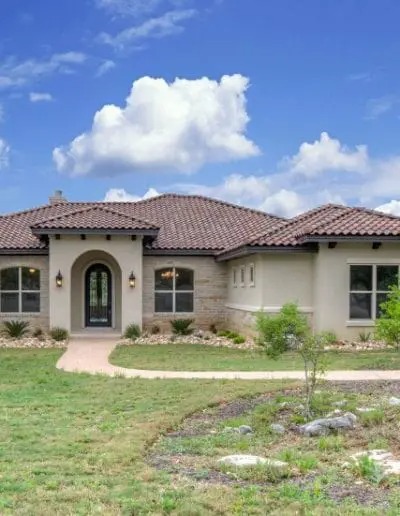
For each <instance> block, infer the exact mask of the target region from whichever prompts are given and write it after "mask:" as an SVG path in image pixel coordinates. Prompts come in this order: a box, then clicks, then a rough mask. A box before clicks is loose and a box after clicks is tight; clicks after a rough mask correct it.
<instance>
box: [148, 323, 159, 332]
mask: <svg viewBox="0 0 400 516" xmlns="http://www.w3.org/2000/svg"><path fill="white" fill-rule="evenodd" d="M150 333H151V334H152V335H158V334H159V333H160V327H159V326H158V325H157V324H154V325H153V326H152V327H151V329H150Z"/></svg>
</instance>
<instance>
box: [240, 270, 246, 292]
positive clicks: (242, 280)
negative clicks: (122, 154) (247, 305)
mask: <svg viewBox="0 0 400 516" xmlns="http://www.w3.org/2000/svg"><path fill="white" fill-rule="evenodd" d="M239 280H240V286H241V287H244V286H246V267H245V266H244V265H241V266H240V269H239Z"/></svg>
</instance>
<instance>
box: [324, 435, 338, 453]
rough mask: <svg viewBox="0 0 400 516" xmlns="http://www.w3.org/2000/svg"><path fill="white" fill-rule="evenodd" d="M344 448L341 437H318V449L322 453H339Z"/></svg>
mask: <svg viewBox="0 0 400 516" xmlns="http://www.w3.org/2000/svg"><path fill="white" fill-rule="evenodd" d="M343 447H344V440H343V437H342V436H341V435H328V436H326V437H320V438H319V440H318V449H319V450H320V451H322V452H331V451H335V452H339V451H341V450H342V449H343Z"/></svg>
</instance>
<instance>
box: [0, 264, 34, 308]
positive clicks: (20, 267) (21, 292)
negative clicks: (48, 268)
mask: <svg viewBox="0 0 400 516" xmlns="http://www.w3.org/2000/svg"><path fill="white" fill-rule="evenodd" d="M6 269H18V289H17V290H1V289H0V295H1V294H18V312H2V311H1V301H0V314H1V315H2V316H3V315H6V316H9V317H11V316H13V315H24V316H35V315H39V314H40V313H41V310H42V295H41V292H42V289H41V283H40V282H41V271H40V269H38V268H36V267H28V266H27V265H16V266H14V267H3V269H1V270H6ZM22 269H35V270H38V271H39V290H23V289H22ZM22 294H39V310H38V311H37V312H23V311H22Z"/></svg>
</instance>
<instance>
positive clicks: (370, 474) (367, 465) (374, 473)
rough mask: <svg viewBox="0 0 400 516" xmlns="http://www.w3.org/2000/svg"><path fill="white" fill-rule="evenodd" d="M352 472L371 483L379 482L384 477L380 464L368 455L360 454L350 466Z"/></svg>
mask: <svg viewBox="0 0 400 516" xmlns="http://www.w3.org/2000/svg"><path fill="white" fill-rule="evenodd" d="M352 469H353V472H354V473H356V474H357V475H359V476H360V477H363V478H366V479H367V480H369V481H370V482H372V483H373V484H378V485H379V484H380V483H381V482H382V480H383V479H384V477H385V473H384V471H383V469H382V467H381V466H380V464H379V463H378V462H377V461H376V460H374V459H371V457H368V455H362V456H361V457H360V458H359V459H357V461H356V462H355V463H354V464H353V466H352Z"/></svg>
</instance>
